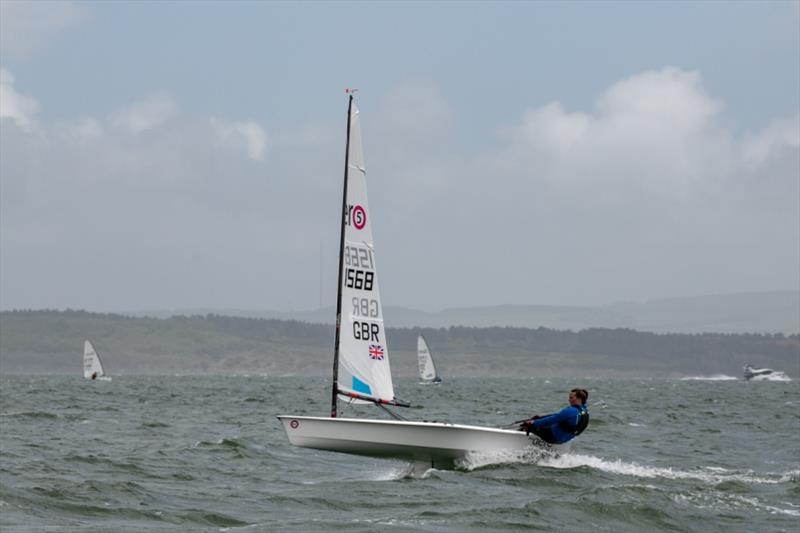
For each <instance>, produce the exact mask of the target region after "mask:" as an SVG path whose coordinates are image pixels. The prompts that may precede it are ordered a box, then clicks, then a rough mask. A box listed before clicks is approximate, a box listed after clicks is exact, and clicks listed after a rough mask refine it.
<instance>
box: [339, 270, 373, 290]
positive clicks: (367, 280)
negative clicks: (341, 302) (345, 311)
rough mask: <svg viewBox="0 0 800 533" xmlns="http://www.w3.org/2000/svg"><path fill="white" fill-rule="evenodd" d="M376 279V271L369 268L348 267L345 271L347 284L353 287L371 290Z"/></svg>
mask: <svg viewBox="0 0 800 533" xmlns="http://www.w3.org/2000/svg"><path fill="white" fill-rule="evenodd" d="M374 279H375V273H374V272H370V271H368V270H359V269H355V268H348V269H347V270H346V272H345V285H346V286H347V287H349V288H351V289H359V290H365V291H371V290H372V284H373V280H374Z"/></svg>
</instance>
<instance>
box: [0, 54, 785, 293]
mask: <svg viewBox="0 0 800 533" xmlns="http://www.w3.org/2000/svg"><path fill="white" fill-rule="evenodd" d="M9 79H10V80H11V81H9V82H8V83H6V82H5V81H4V85H3V86H4V87H10V88H11V89H13V88H14V85H13V79H11V78H8V77H4V80H9ZM411 87H412V86H411V85H409V84H405V85H403V86H402V87H398V88H396V89H394V90H392V91H388V92H387V94H386V95H385V97H384V98H380V99H378V100H377V101H378V104H377V105H369V104H370V101H369V100H365V101H364V105H362V106H361V107H360V109H361V113H362V114H361V124H362V128H363V134H364V149H365V152H366V154H365V157H366V160H367V169H368V179H369V197H370V207H371V215H372V216H373V220H374V221H375V238H376V241H377V242H376V250H377V253H378V254H379V261H380V262H379V264H380V265H381V294H382V296H383V297H384V298H385V301H386V302H387V303H390V304H391V305H406V306H410V307H416V308H428V309H437V308H441V307H445V306H459V305H476V304H500V303H528V304H530V303H558V304H570V303H573V304H586V303H608V302H610V301H614V300H621V299H634V300H636V299H646V298H655V297H661V296H670V295H674V296H678V295H692V294H708V293H719V292H734V291H747V290H764V289H776V288H777V289H783V288H795V289H796V288H797V282H798V279H797V269H798V266H800V265H798V262H797V257H798V256H800V226H799V225H798V217H799V215H800V205H798V204H800V198H799V197H798V190H799V187H800V183H799V182H798V180H799V179H800V178H798V176H800V168H798V167H799V165H800V157H799V156H800V125H799V124H798V117H797V116H794V117H791V116H790V117H776V118H775V119H774V120H772V121H770V122H769V123H768V124H767V125H766V126H765V127H764V128H763V129H761V130H758V131H742V130H740V129H737V127H736V125H735V121H734V120H733V118H732V116H731V114H730V113H729V112H728V110H727V109H726V106H725V105H724V103H723V102H722V101H720V100H719V99H717V98H715V97H714V96H713V95H711V94H709V92H708V91H707V90H706V89H705V87H704V85H703V79H702V76H701V75H700V74H699V73H698V72H693V71H685V70H680V69H677V68H673V67H669V68H663V69H659V70H653V71H647V72H641V73H638V74H635V75H632V76H629V77H627V78H625V79H621V80H619V81H617V82H616V83H614V84H611V85H610V86H609V87H607V88H606V89H605V90H603V91H601V92H600V93H599V94H597V96H596V98H595V99H594V103H593V105H592V106H591V107H590V108H588V109H570V108H569V107H568V106H566V105H565V104H564V103H562V102H558V101H554V102H537V103H535V104H534V105H530V106H529V107H528V108H527V109H525V108H520V109H519V111H518V113H517V116H516V118H514V119H511V120H509V121H508V122H507V123H505V124H498V125H497V127H496V129H495V131H497V132H498V135H497V138H495V139H486V138H485V135H491V131H492V130H491V129H489V130H488V133H486V134H485V135H484V132H479V133H477V134H473V135H479V136H481V137H480V138H479V141H480V142H477V143H475V145H476V146H479V148H477V149H476V148H475V147H474V146H472V147H470V148H464V147H463V146H462V143H461V139H463V138H464V136H465V134H466V133H467V132H463V131H454V130H455V127H456V125H457V124H460V122H457V119H458V116H457V114H456V108H454V107H453V106H452V104H451V103H450V102H448V100H447V99H446V98H445V97H444V96H443V94H442V92H441V91H440V90H439V89H438V88H437V87H436V86H435V85H434V84H431V83H420V84H416V85H414V86H413V87H414V89H413V90H412V88H411ZM4 90H5V89H4ZM404 95H409V98H412V97H413V98H412V99H413V103H412V104H409V101H408V100H407V99H405V98H404V97H403V96H404ZM29 98H30V97H29ZM31 100H32V99H31ZM34 102H35V101H34ZM177 109H178V104H177V103H176V102H175V101H174V100H173V99H172V98H170V97H168V96H165V95H163V94H161V93H157V94H156V95H155V96H153V97H150V98H147V99H144V100H142V101H141V102H137V103H134V104H132V105H128V106H126V107H125V108H123V109H121V110H119V111H118V112H116V113H113V114H111V115H110V116H109V117H106V118H95V117H78V118H75V119H73V120H69V121H65V122H61V123H58V124H48V123H46V122H44V121H43V119H39V121H38V122H39V124H38V128H40V129H41V130H42V131H43V132H45V134H44V135H38V134H37V135H33V134H32V133H31V131H29V130H24V129H22V128H21V127H20V124H19V122H18V120H17V118H11V117H9V120H5V118H4V120H3V121H2V122H3V143H0V150H2V157H0V164H2V173H1V175H2V190H3V194H2V195H0V202H2V206H1V207H2V209H0V215H2V217H3V224H2V225H0V237H2V242H3V252H4V253H3V254H2V256H0V261H2V264H1V265H0V266H2V267H3V268H0V275H2V276H4V277H3V278H0V280H2V287H1V288H2V291H0V292H2V294H3V298H4V304H3V305H6V306H12V307H13V306H23V307H31V306H37V305H38V306H50V307H54V306H62V307H63V306H68V305H69V306H73V307H75V306H87V307H92V308H95V309H120V308H129V309H130V308H137V307H139V308H146V307H184V306H215V305H216V306H227V307H253V308H264V307H288V306H290V305H292V304H293V305H294V306H295V308H298V307H299V308H307V307H312V306H316V305H317V304H318V302H319V280H320V279H322V284H323V286H324V287H325V294H326V296H325V297H324V299H323V300H324V302H329V301H331V298H332V296H331V293H332V291H333V287H334V286H335V275H336V264H335V257H336V246H337V245H338V233H337V230H338V226H337V220H338V215H339V213H338V210H339V208H340V207H339V202H340V201H341V169H342V165H343V160H342V155H343V149H344V136H343V126H344V124H342V123H341V122H339V121H338V118H341V117H340V116H339V115H337V117H338V118H337V121H336V122H333V123H324V122H315V123H314V124H309V125H303V124H292V126H291V127H290V128H286V129H278V128H270V129H269V130H267V129H266V128H264V127H263V126H262V125H260V124H259V123H258V122H256V121H254V120H252V119H249V118H246V117H245V118H241V119H237V120H233V119H230V118H210V117H204V116H201V117H190V116H186V114H185V113H180V114H179V113H178V112H177ZM464 112H465V113H467V112H469V110H465V111H464ZM4 113H5V111H4ZM17 115H19V113H16V114H15V116H17ZM24 116H28V117H29V120H31V121H33V120H35V119H36V114H35V110H34V111H32V110H30V109H29V111H28V113H27V114H26V115H24ZM4 117H5V114H4ZM484 131H486V130H484ZM454 139H456V140H455V141H454ZM266 159H269V164H263V163H262V162H263V161H265V160H266ZM98 221H102V223H98ZM97 250H102V251H103V252H102V254H97V253H96V251H97ZM320 255H323V256H324V259H325V263H324V268H323V266H321V263H322V258H321V257H320ZM98 256H101V257H98ZM54 257H58V258H59V261H53V258H54ZM87 257H91V258H92V261H93V262H95V261H97V262H98V263H97V264H94V263H93V264H92V268H86V267H87V265H86V261H87V259H86V258H87ZM320 270H322V273H320ZM34 278H35V279H34ZM121 279H124V280H125V281H124V283H123V282H121V281H120V280H121ZM42 280H45V281H42ZM211 280H213V282H212V281H211ZM94 287H101V289H100V290H98V291H94ZM93 291H94V292H93ZM54 295H56V296H54Z"/></svg>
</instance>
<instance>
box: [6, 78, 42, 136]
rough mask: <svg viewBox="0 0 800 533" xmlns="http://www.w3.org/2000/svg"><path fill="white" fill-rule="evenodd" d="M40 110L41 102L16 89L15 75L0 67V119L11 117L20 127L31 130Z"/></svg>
mask: <svg viewBox="0 0 800 533" xmlns="http://www.w3.org/2000/svg"><path fill="white" fill-rule="evenodd" d="M38 111H39V103H38V102H37V101H36V100H35V99H34V98H32V97H30V96H26V95H24V94H20V93H18V92H17V91H16V89H15V88H14V75H13V74H11V72H9V71H8V70H6V69H0V119H5V118H8V119H11V120H13V121H14V122H16V124H17V126H18V127H20V128H22V129H24V130H30V129H31V128H32V127H33V125H34V122H35V115H36V113H37V112H38Z"/></svg>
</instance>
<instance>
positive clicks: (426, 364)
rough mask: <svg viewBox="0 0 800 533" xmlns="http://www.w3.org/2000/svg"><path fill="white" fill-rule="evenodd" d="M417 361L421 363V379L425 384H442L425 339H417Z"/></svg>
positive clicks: (419, 337)
mask: <svg viewBox="0 0 800 533" xmlns="http://www.w3.org/2000/svg"><path fill="white" fill-rule="evenodd" d="M417 361H418V362H419V378H420V379H421V380H422V382H423V383H441V382H442V377H441V376H440V375H439V372H437V371H436V365H435V364H433V354H432V353H431V351H430V349H429V348H428V343H427V342H425V337H423V336H422V335H419V336H418V337H417Z"/></svg>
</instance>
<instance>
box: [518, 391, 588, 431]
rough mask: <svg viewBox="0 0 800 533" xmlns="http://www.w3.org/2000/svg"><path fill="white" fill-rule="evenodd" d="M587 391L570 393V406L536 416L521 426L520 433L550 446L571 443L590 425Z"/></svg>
mask: <svg viewBox="0 0 800 533" xmlns="http://www.w3.org/2000/svg"><path fill="white" fill-rule="evenodd" d="M588 398H589V393H588V392H587V391H586V389H572V390H571V391H569V405H568V406H567V407H565V408H564V409H562V410H561V411H559V412H557V413H553V414H550V415H544V416H538V415H537V416H534V417H532V418H530V419H528V420H525V421H524V422H523V423H522V424H521V425H520V428H519V429H520V431H524V432H525V433H526V434H528V435H529V434H531V433H533V434H534V435H536V436H537V437H539V438H540V439H542V440H543V441H545V442H547V443H549V444H563V443H565V442H568V441H571V440H572V439H574V438H575V437H577V436H578V435H580V434H581V433H583V430H584V429H586V426H588V425H589V410H588V409H587V408H586V400H587V399H588Z"/></svg>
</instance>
